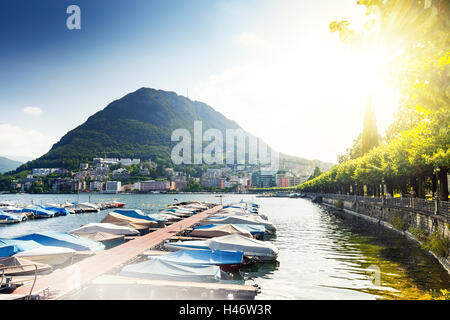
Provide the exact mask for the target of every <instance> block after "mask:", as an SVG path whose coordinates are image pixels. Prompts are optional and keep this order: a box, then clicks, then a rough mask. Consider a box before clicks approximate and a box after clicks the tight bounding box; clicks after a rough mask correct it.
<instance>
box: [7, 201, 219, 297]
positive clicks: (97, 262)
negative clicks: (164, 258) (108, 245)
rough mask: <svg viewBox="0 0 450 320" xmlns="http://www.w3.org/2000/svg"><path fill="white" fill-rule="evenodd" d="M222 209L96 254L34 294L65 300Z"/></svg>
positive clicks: (44, 280) (42, 281) (45, 280)
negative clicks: (72, 293)
mask: <svg viewBox="0 0 450 320" xmlns="http://www.w3.org/2000/svg"><path fill="white" fill-rule="evenodd" d="M221 208H222V205H218V206H216V207H214V208H211V209H208V210H205V211H203V212H201V213H198V214H195V215H193V216H191V217H189V218H186V219H183V220H181V221H179V222H176V223H173V224H171V225H170V226H166V227H165V228H161V229H160V230H156V231H154V232H151V233H149V234H146V235H144V236H142V237H139V238H137V239H134V240H131V241H128V242H126V243H124V244H122V245H120V246H117V247H114V248H112V249H109V250H105V251H99V252H96V255H94V256H92V257H89V258H86V259H84V260H82V261H80V262H77V263H75V264H73V265H71V266H68V267H66V268H64V269H59V270H56V271H54V272H53V273H51V274H49V275H46V276H43V277H41V278H39V279H38V280H37V281H36V284H35V286H34V289H33V292H38V291H41V290H43V289H44V288H47V287H48V289H49V290H50V292H52V298H53V299H62V298H63V297H65V296H67V295H68V294H69V293H70V292H72V291H73V290H76V289H79V288H80V287H81V286H82V285H84V284H86V283H88V282H89V281H92V280H93V279H95V278H97V277H98V276H100V275H102V274H104V273H106V272H108V271H110V270H112V269H114V268H115V267H119V266H121V265H123V264H124V263H126V262H127V261H129V260H131V259H133V258H134V257H136V256H138V255H140V254H142V253H143V252H145V251H147V250H148V249H150V248H152V247H154V246H156V245H158V244H160V243H161V242H163V241H164V240H167V239H169V238H170V237H172V236H174V235H176V234H177V233H179V232H181V231H183V230H185V229H186V228H189V227H191V226H192V225H194V224H196V223H198V222H200V221H201V220H203V219H205V218H207V217H209V216H210V215H212V214H214V213H216V212H217V211H219V210H220V209H221ZM30 290H31V285H24V286H22V287H19V288H17V289H16V290H15V291H14V292H13V294H28V293H29V292H30Z"/></svg>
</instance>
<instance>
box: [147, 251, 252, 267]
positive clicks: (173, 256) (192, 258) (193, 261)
mask: <svg viewBox="0 0 450 320" xmlns="http://www.w3.org/2000/svg"><path fill="white" fill-rule="evenodd" d="M243 256H244V254H243V252H242V251H220V250H216V251H211V250H180V251H176V252H172V253H169V254H164V255H159V256H150V258H151V259H159V260H163V261H167V262H173V263H177V264H182V265H184V266H201V265H216V266H221V265H230V264H241V263H242V258H243Z"/></svg>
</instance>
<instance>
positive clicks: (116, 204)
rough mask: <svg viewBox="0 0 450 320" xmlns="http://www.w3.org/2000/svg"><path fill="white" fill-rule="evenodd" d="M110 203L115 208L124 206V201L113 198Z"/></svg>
mask: <svg viewBox="0 0 450 320" xmlns="http://www.w3.org/2000/svg"><path fill="white" fill-rule="evenodd" d="M111 205H112V206H113V207H116V208H123V207H125V205H126V203H125V202H119V201H115V200H113V201H112V202H111Z"/></svg>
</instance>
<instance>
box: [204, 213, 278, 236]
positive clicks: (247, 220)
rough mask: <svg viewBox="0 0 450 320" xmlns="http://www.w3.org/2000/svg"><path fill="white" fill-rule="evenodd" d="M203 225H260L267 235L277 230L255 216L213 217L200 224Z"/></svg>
mask: <svg viewBox="0 0 450 320" xmlns="http://www.w3.org/2000/svg"><path fill="white" fill-rule="evenodd" d="M202 223H204V224H210V223H218V224H229V223H231V224H256V225H262V226H264V227H265V228H266V230H267V232H269V233H275V231H276V230H277V228H276V227H275V226H274V225H273V224H272V223H270V222H269V221H266V220H264V219H262V218H261V217H259V216H257V215H247V216H241V215H229V216H218V217H217V216H213V217H210V218H209V219H206V220H204V222H202Z"/></svg>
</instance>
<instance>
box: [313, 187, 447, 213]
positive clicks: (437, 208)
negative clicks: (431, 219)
mask: <svg viewBox="0 0 450 320" xmlns="http://www.w3.org/2000/svg"><path fill="white" fill-rule="evenodd" d="M306 195H308V196H310V197H314V196H321V197H325V198H329V199H335V200H337V199H341V200H342V201H349V202H361V203H371V204H379V205H383V206H386V207H392V208H400V209H402V208H408V209H412V210H416V211H419V212H423V213H426V214H429V215H441V216H445V217H447V218H450V204H449V202H448V201H440V200H439V199H435V200H427V199H421V198H413V197H408V198H404V197H402V198H386V197H382V198H379V197H368V196H357V195H345V194H330V193H306Z"/></svg>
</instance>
